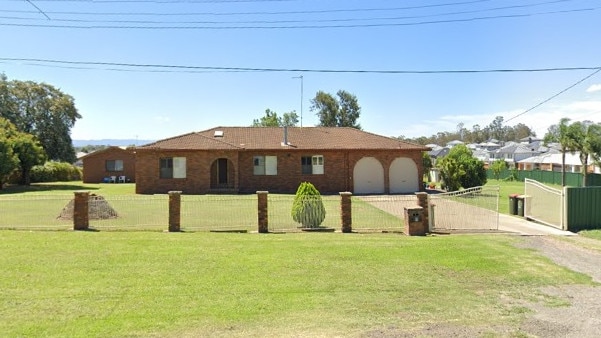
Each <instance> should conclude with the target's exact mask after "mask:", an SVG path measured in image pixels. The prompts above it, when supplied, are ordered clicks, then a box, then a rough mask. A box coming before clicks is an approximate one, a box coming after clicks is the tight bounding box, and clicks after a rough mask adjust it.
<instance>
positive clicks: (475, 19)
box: [0, 6, 601, 30]
mask: <svg viewBox="0 0 601 338" xmlns="http://www.w3.org/2000/svg"><path fill="white" fill-rule="evenodd" d="M600 8H601V6H599V7H592V8H580V9H571V10H560V11H550V12H537V13H525V14H507V15H496V16H484V17H472V18H461V19H448V20H431V21H418V22H389V23H366V24H350V25H343V24H337V25H290V26H278V25H273V26H255V25H247V26H242V25H241V26H112V25H60V24H59V25H56V24H26V23H0V26H11V27H32V28H67V29H140V30H142V29H145V30H200V29H202V30H230V29H325V28H372V27H403V26H419V25H431V24H443V23H458V22H475V21H483V20H494V19H510V18H525V17H532V16H539V15H552V14H566V13H575V12H586V11H596V10H598V9H600ZM175 24H177V23H175Z"/></svg>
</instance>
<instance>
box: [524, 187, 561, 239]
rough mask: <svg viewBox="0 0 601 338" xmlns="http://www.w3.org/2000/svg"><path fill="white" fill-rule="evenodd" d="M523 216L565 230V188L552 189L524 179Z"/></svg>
mask: <svg viewBox="0 0 601 338" xmlns="http://www.w3.org/2000/svg"><path fill="white" fill-rule="evenodd" d="M524 195H525V196H524V198H525V201H524V203H525V205H524V217H526V218H528V219H531V220H534V221H537V222H540V223H543V224H546V225H549V226H552V227H555V228H558V229H561V230H567V223H566V203H565V188H564V189H563V190H560V189H554V188H552V187H549V186H547V185H544V184H542V183H540V182H538V181H535V180H531V179H529V178H526V179H525V180H524Z"/></svg>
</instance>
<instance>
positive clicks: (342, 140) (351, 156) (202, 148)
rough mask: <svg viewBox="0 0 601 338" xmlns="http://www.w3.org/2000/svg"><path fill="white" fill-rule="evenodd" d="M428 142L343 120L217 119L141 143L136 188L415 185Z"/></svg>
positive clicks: (332, 189) (379, 190)
mask: <svg viewBox="0 0 601 338" xmlns="http://www.w3.org/2000/svg"><path fill="white" fill-rule="evenodd" d="M428 150H429V148H427V147H424V146H422V145H418V144H413V143H409V142H405V141H400V140H398V139H394V138H390V137H385V136H380V135H376V134H372V133H368V132H365V131H361V130H357V129H353V128H342V127H304V128H299V127H288V128H279V127H217V128H212V129H208V130H204V131H200V132H192V133H188V134H184V135H180V136H176V137H172V138H167V139H164V140H159V141H157V142H154V143H150V144H146V145H143V146H140V147H137V148H136V193H139V194H160V193H167V192H169V191H182V192H183V193H184V194H206V193H223V192H225V193H254V192H256V191H270V192H281V193H294V192H295V191H296V189H297V187H298V185H299V184H300V183H301V182H304V181H307V182H311V183H313V184H314V185H315V186H316V187H317V189H318V190H319V191H320V192H322V193H326V194H327V193H338V192H342V191H351V192H353V193H356V194H387V193H412V192H415V191H419V190H422V189H423V185H422V175H423V163H422V152H423V151H428Z"/></svg>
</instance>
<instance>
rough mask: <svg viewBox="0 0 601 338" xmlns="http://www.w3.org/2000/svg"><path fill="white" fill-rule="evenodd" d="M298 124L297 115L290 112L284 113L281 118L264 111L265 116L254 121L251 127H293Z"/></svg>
mask: <svg viewBox="0 0 601 338" xmlns="http://www.w3.org/2000/svg"><path fill="white" fill-rule="evenodd" d="M297 123H298V114H296V112H294V111H292V112H289V113H284V114H283V115H282V116H278V114H277V113H276V112H275V111H273V110H271V109H265V116H263V117H261V118H259V119H254V120H253V124H252V126H253V127H294V126H296V124H297Z"/></svg>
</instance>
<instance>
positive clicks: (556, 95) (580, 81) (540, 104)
mask: <svg viewBox="0 0 601 338" xmlns="http://www.w3.org/2000/svg"><path fill="white" fill-rule="evenodd" d="M599 72H601V68H597V70H595V71H594V72H592V73H591V74H589V75H587V76H585V77H584V78H582V79H580V80H578V81H577V82H576V83H574V84H572V85H570V86H569V87H567V88H565V89H563V90H562V91H560V92H559V93H557V94H555V95H553V96H551V97H549V98H548V99H546V100H543V101H542V102H540V103H538V104H536V105H534V106H533V107H531V108H528V109H526V110H525V111H523V112H521V113H519V114H517V115H515V116H514V117H512V118H510V119H507V120H505V122H509V121H511V120H513V119H515V118H517V117H520V116H522V115H524V114H526V113H528V112H530V111H532V110H534V109H536V108H538V107H540V106H542V105H543V104H545V103H547V102H549V101H551V100H553V99H554V98H556V97H558V96H559V95H561V94H563V93H565V92H567V91H568V90H570V89H572V88H574V87H576V86H577V85H579V84H581V83H582V82H584V81H586V80H587V79H589V78H591V77H593V76H594V75H595V74H597V73H599Z"/></svg>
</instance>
